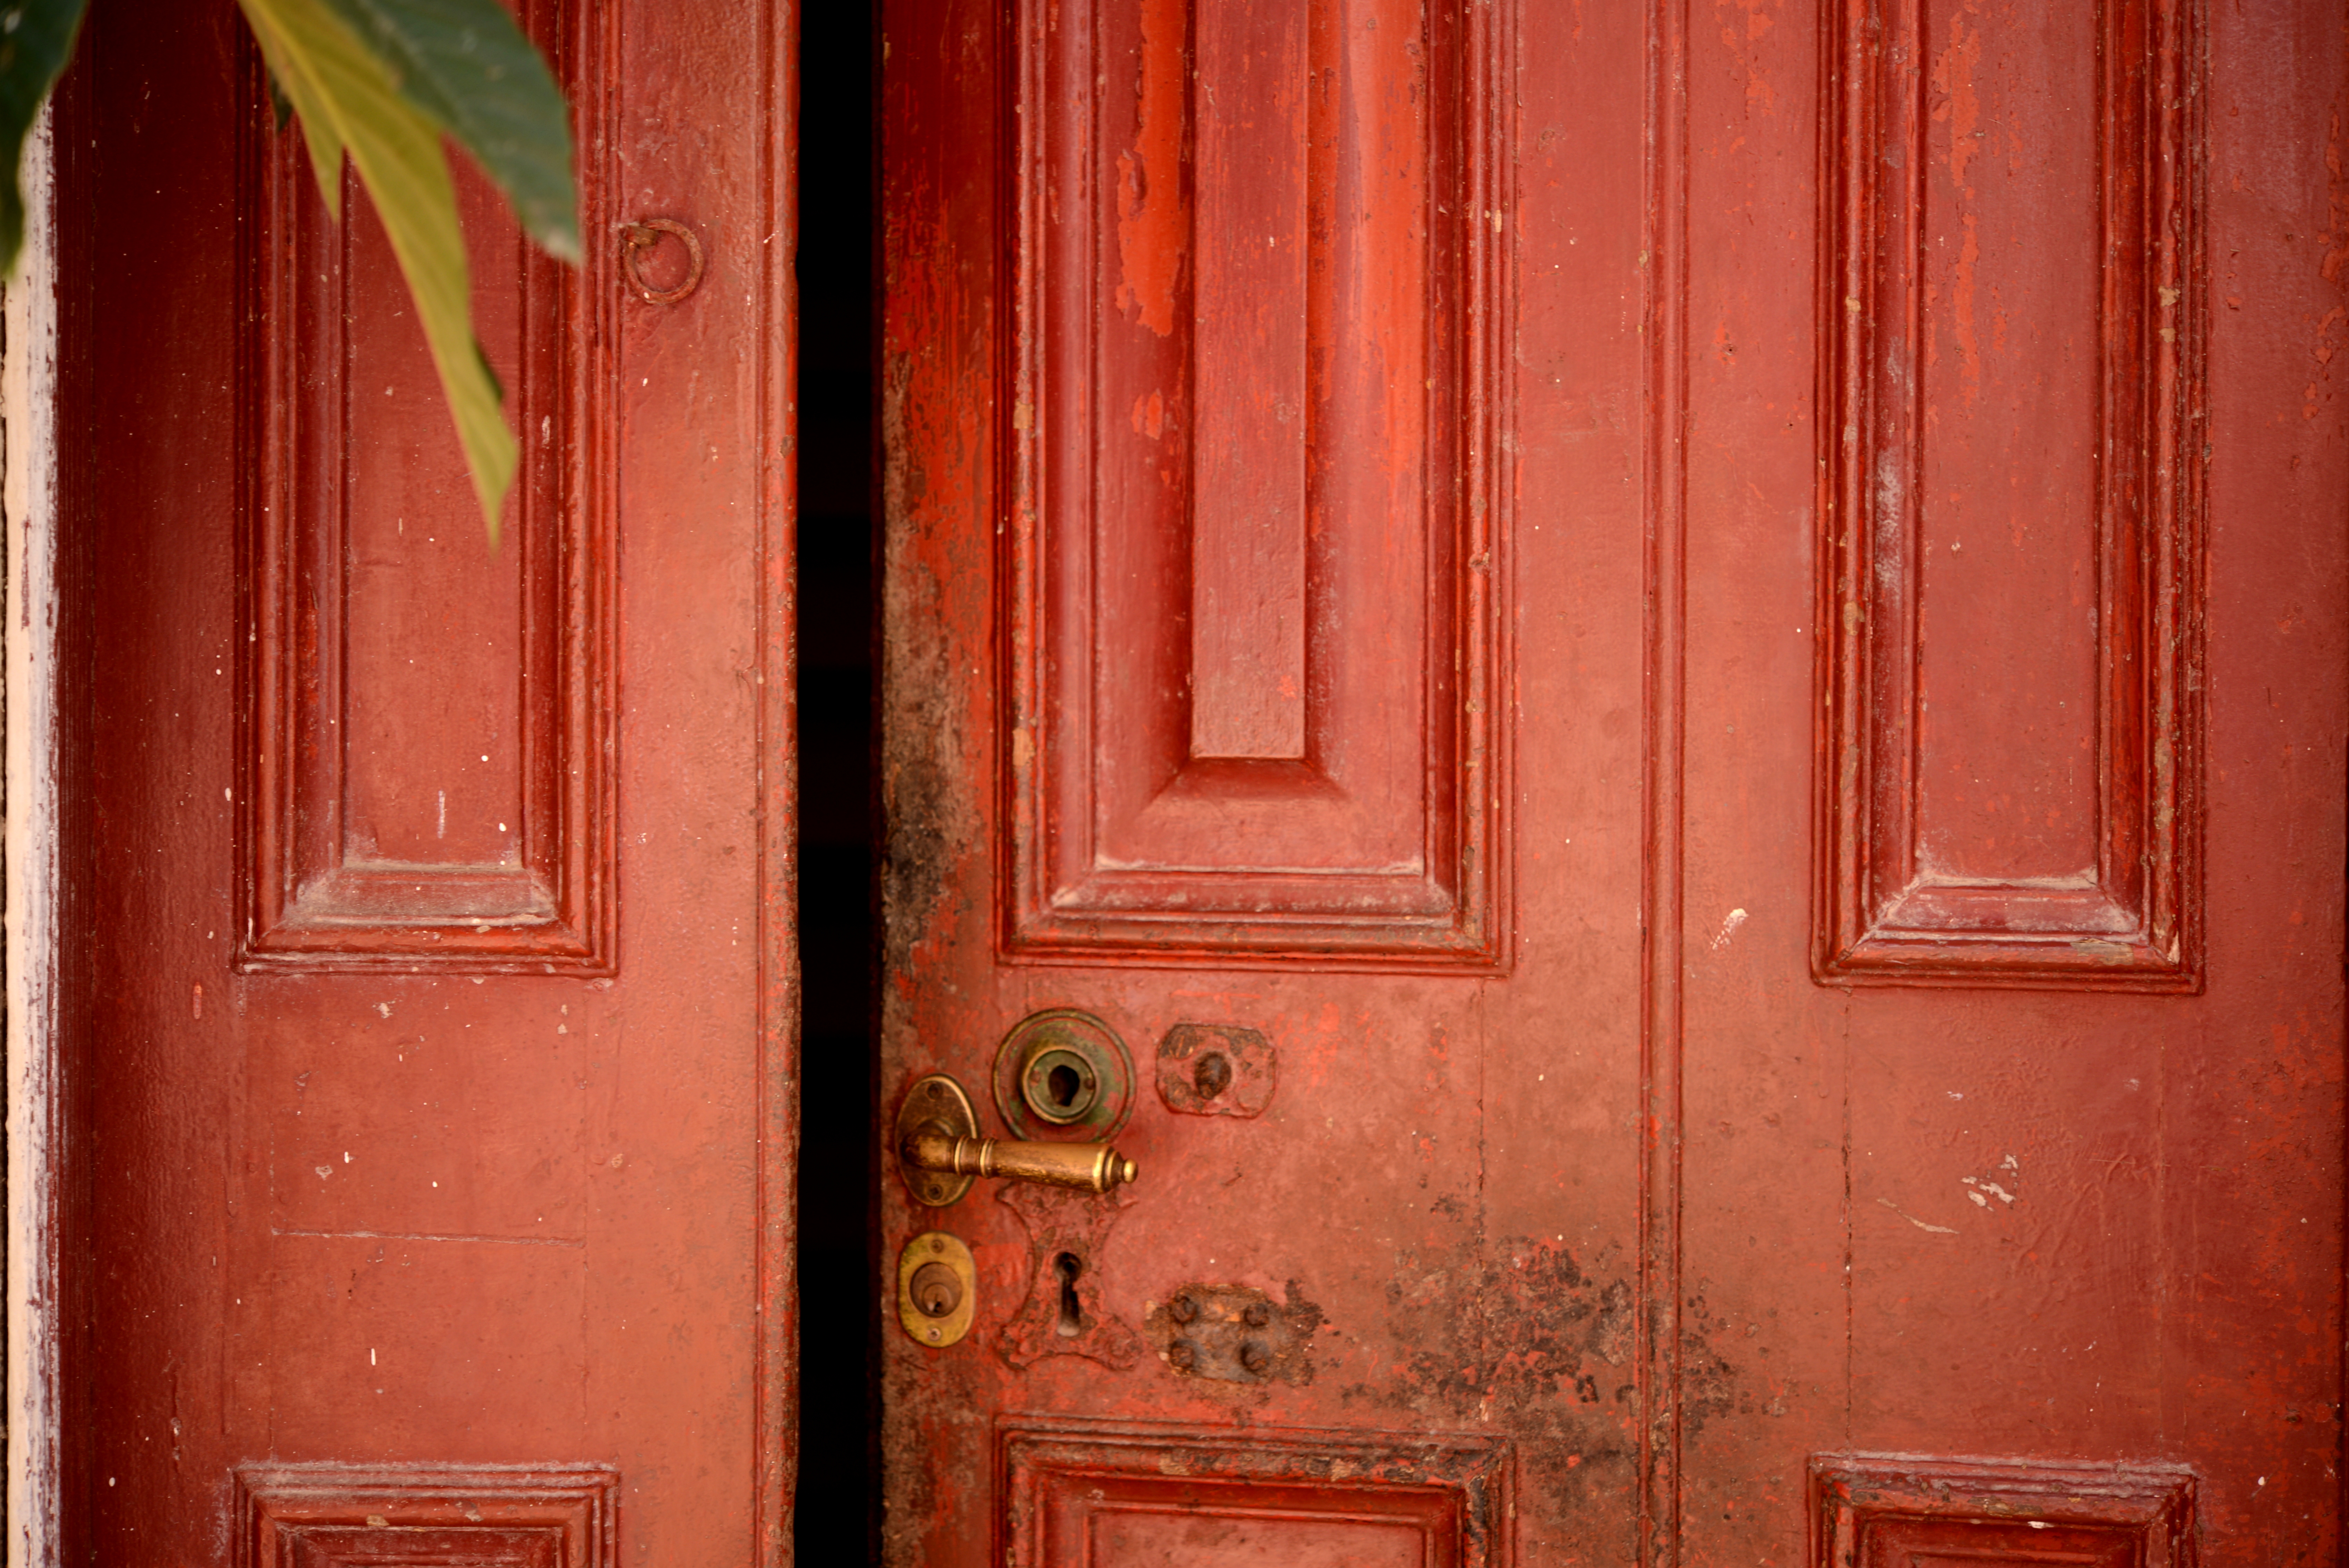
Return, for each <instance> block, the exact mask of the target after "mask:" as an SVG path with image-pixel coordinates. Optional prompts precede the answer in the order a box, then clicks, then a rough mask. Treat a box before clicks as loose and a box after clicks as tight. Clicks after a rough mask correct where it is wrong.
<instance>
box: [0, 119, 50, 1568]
mask: <svg viewBox="0 0 2349 1568" xmlns="http://www.w3.org/2000/svg"><path fill="white" fill-rule="evenodd" d="M55 171H56V164H55V161H54V159H53V157H52V149H51V143H50V139H49V117H48V115H47V113H44V114H43V115H42V116H41V119H40V120H39V122H38V123H37V124H36V126H35V128H34V131H33V134H32V136H31V137H30V138H29V139H27V140H26V144H25V161H24V166H23V170H22V179H23V183H24V191H25V207H26V214H25V218H26V222H25V253H24V256H23V258H22V259H21V260H20V262H19V263H18V264H17V269H16V276H15V277H14V278H12V279H10V280H9V281H8V284H7V286H6V290H5V331H6V334H7V335H6V338H5V345H0V462H5V473H0V520H5V527H6V529H7V548H6V551H5V557H0V558H4V559H5V561H6V562H7V572H6V576H7V586H6V591H5V595H0V605H5V612H6V622H5V627H0V654H5V664H6V681H7V724H6V758H7V764H6V765H7V786H6V808H5V810H6V813H7V816H6V830H5V845H6V855H7V868H6V904H5V908H6V957H5V964H6V971H7V995H8V1026H7V1072H8V1298H7V1315H8V1319H7V1326H8V1352H7V1354H8V1368H7V1389H8V1394H7V1399H8V1403H7V1419H8V1480H7V1486H8V1493H7V1497H8V1568H52V1565H53V1564H55V1563H57V1478H58V1473H59V1469H58V1459H59V1453H58V1443H59V1433H58V1429H57V1237H56V1233H55V1232H56V1226H55V1223H54V1218H55V1213H56V1210H55V1207H54V1204H53V1202H52V1195H53V1194H52V1188H53V1182H52V1180H51V1178H52V1174H53V1172H52V1171H51V1167H50V1160H51V1156H52V1152H53V1150H55V1149H56V1147H57V1144H56V1141H55V1131H56V1128H57V1110H58V1106H57V1055H56V1044H57V986H56V980H57V681H56V671H57V571H56V563H57V552H56V543H57V539H56V526H55V525H56V517H57V254H56V250H55V245H54V239H55V235H54V213H55V203H54V202H53V201H52V199H51V198H52V192H53V189H54V183H55Z"/></svg>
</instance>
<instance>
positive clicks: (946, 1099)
mask: <svg viewBox="0 0 2349 1568" xmlns="http://www.w3.org/2000/svg"><path fill="white" fill-rule="evenodd" d="M926 1126H935V1127H936V1130H938V1131H940V1132H943V1133H945V1134H946V1135H947V1137H949V1138H977V1137H978V1110H977V1109H974V1108H973V1107H972V1105H971V1103H970V1096H968V1095H967V1094H965V1093H963V1091H962V1085H960V1084H958V1083H957V1082H955V1080H954V1079H952V1078H948V1077H947V1075H946V1074H944V1073H932V1074H931V1075H930V1076H929V1077H927V1078H916V1079H915V1080H914V1084H913V1087H912V1088H908V1089H907V1090H906V1091H905V1104H903V1105H901V1106H899V1107H898V1108H897V1133H896V1137H897V1142H896V1148H897V1149H903V1148H905V1140H906V1138H907V1137H909V1136H910V1135H911V1134H913V1133H916V1132H918V1131H921V1130H923V1129H924V1128H925V1127H926ZM892 1152H895V1150H892ZM897 1170H898V1172H899V1173H900V1174H901V1175H903V1176H904V1177H905V1191H908V1192H911V1193H912V1194H913V1195H914V1202H916V1203H926V1204H927V1205H928V1206H929V1207H931V1208H933V1209H943V1208H945V1207H946V1206H947V1204H949V1203H959V1202H962V1197H963V1194H964V1193H966V1192H968V1191H970V1184H971V1183H972V1182H973V1181H977V1180H978V1178H977V1177H975V1176H948V1175H946V1174H944V1173H943V1172H940V1171H916V1170H915V1169H914V1168H913V1167H912V1166H910V1165H908V1164H906V1163H905V1161H903V1160H900V1161H898V1164H897Z"/></svg>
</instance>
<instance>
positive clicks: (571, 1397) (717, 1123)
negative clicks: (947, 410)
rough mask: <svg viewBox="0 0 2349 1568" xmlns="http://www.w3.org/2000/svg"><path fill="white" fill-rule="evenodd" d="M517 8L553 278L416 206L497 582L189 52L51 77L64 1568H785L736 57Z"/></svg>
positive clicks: (753, 184)
mask: <svg viewBox="0 0 2349 1568" xmlns="http://www.w3.org/2000/svg"><path fill="white" fill-rule="evenodd" d="M522 10H523V15H524V17H525V20H526V22H527V23H528V25H529V26H531V28H532V29H533V33H534V34H535V36H537V37H538V38H539V39H540V41H541V42H542V45H543V46H544V47H545V48H546V49H547V51H548V53H549V55H550V57H552V59H553V60H554V63H555V65H556V67H557V70H558V74H559V75H560V76H561V77H562V78H563V79H564V82H565V84H566V87H567V88H568V91H569V93H570V96H571V98H572V102H573V104H574V109H575V112H576V117H577V121H576V122H577V125H578V127H579V131H580V135H579V143H580V173H581V184H582V195H583V201H584V211H583V212H582V219H583V222H582V227H583V230H584V231H585V233H586V235H587V236H588V259H587V261H586V263H585V265H583V266H581V267H579V268H577V269H575V270H574V269H566V268H564V267H561V266H558V265H556V264H555V263H552V262H550V261H548V260H546V259H545V258H543V257H542V256H540V255H538V254H536V253H533V252H532V251H530V250H529V249H528V248H527V247H525V246H524V245H523V242H522V241H521V239H520V237H519V234H518V232H517V231H516V230H515V228H514V227H513V225H512V223H511V222H509V221H508V220H507V219H506V218H505V216H504V215H503V211H502V208H500V207H499V206H498V205H497V203H496V202H495V201H494V200H493V199H492V197H491V196H490V195H489V194H488V192H487V191H486V188H485V187H484V186H483V185H482V184H481V182H480V181H478V180H477V179H476V178H474V177H473V175H472V173H471V170H470V169H464V170H460V171H459V172H460V185H461V199H462V203H463V206H464V209H465V216H466V220H467V224H468V240H469V243H470V245H471V256H472V263H473V274H474V279H475V304H476V312H477V318H478V321H479V325H480V328H481V336H482V338H483V341H484V344H485V346H486V350H487V352H488V354H489V356H490V357H491V359H492V362H493V363H494V365H495V366H496V368H497V370H498V373H499V375H500V377H501V378H502V382H503V384H504V386H505V387H506V389H507V393H508V397H509V406H510V411H511V413H512V417H513V418H514V421H515V425H516V428H517V429H518V431H519V433H520V435H521V438H522V443H523V468H522V476H521V478H520V480H518V481H517V484H516V487H515V491H514V494H513V498H512V500H511V501H510V502H509V503H508V507H507V510H506V513H505V536H504V542H503V543H502V547H501V548H499V549H497V550H495V551H492V550H491V549H490V548H489V546H488V544H487V542H486V541H485V539H484V537H483V530H482V527H481V518H480V515H479V512H478V511H477V509H476V507H475V504H474V502H473V501H472V500H471V487H470V485H469V483H468V482H467V480H466V479H465V477H464V473H463V469H462V468H461V466H460V460H459V458H458V454H457V448H456V445H455V442H454V440H453V439H452V431H451V428H450V423H449V417H448V414H447V412H446V408H445V406H444V404H443V403H442V401H441V397H440V392H439V390H438V387H437V384H436V382H435V380H434V378H433V375H432V371H431V367H430V365H429V360H428V359H427V357H426V355H425V350H424V346H423V340H422V337H421V335H420V334H419V333H418V332H417V331H416V330H415V327H414V325H413V320H412V315H411V314H410V307H409V301H408V298H407V295H406V293H405V290H404V288H403V287H402V286H401V284H400V283H399V281H398V274H397V273H396V271H395V269H394V266H393V263H392V261H391V258H390V255H389V252H388V246H387V244H386V242H385V240H384V238H383V236H382V232H381V230H380V228H379V227H378V224H377V223H376V222H375V220H374V218H373V216H372V214H371V210H370V209H369V208H368V206H367V202H366V201H365V200H364V198H363V196H362V195H361V194H360V193H359V191H358V189H357V186H356V185H353V186H350V187H347V191H348V194H347V222H344V223H343V224H342V225H341V226H339V227H337V226H336V225H335V224H334V223H333V222H330V221H329V220H328V218H327V217H326V212H325V211H324V209H323V206H322V205H321V203H320V202H319V201H318V200H317V197H316V191H315V189H314V186H313V183H312V181H311V179H310V175H309V172H308V170H307V169H306V167H305V165H304V162H303V158H304V154H303V152H302V150H301V142H300V139H298V138H297V137H294V136H292V135H291V134H290V133H286V134H276V135H274V134H273V132H272V129H271V123H270V108H269V100H268V97H267V94H266V92H265V90H264V84H263V80H262V77H261V76H260V74H259V67H258V64H257V60H256V57H255V55H254V50H253V49H252V46H251V45H250V43H249V41H248V39H247V37H246V35H245V33H244V30H243V23H242V22H241V21H240V20H239V19H238V17H237V14H236V12H235V9H234V8H233V6H232V5H227V4H225V3H208V4H203V5H181V4H161V5H137V4H129V3H123V0H106V3H104V4H101V5H98V6H96V7H94V9H93V15H92V16H91V18H90V22H89V30H88V36H87V41H86V44H85V46H84V48H83V51H82V54H81V57H80V58H79V59H78V62H77V64H76V65H75V67H74V68H73V73H72V76H71V78H70V80H71V84H72V85H71V88H70V89H69V93H68V99H67V103H66V105H65V107H64V108H63V110H62V111H61V112H62V113H63V115H64V117H65V118H64V119H62V120H61V122H60V124H61V129H60V132H59V144H60V147H61V148H62V150H63V151H62V154H61V158H62V181H61V191H62V194H61V198H60V214H61V216H60V244H61V263H60V270H61V275H62V278H63V280H64V282H63V284H62V287H63V289H64V292H65V298H66V301H67V324H66V328H65V334H64V339H63V347H62V356H61V366H62V370H63V373H64V377H65V380H64V396H65V397H66V398H67V409H68V415H67V418H66V419H65V421H64V423H65V426H66V428H68V429H70V430H73V431H74V432H75V437H74V442H73V447H72V449H71V450H70V451H69V452H67V455H66V459H65V468H64V472H65V481H64V482H65V492H66V496H67V501H66V510H65V514H64V518H63V521H62V524H61V528H62V533H63V538H64V541H65V548H66V550H67V554H68V556H69V558H70V559H72V560H73V561H74V562H75V563H76V564H75V566H74V567H73V568H72V569H69V570H68V571H67V577H66V582H65V584H64V588H63V593H62V602H63V603H64V605H65V606H66V610H67V614H68V616H69V617H70V619H71V621H72V631H71V633H70V634H69V637H68V646H69V647H70V648H72V649H74V650H75V652H74V653H73V654H72V655H71V657H72V661H73V662H72V663H71V664H70V665H69V666H68V673H67V677H66V678H67V682H68V688H67V689H68V696H67V709H68V711H69V712H74V713H78V715H79V716H80V717H78V719H77V720H75V721H74V723H73V724H72V725H71V726H70V727H69V731H68V740H69V744H70V747H71V749H70V750H69V752H68V757H69V765H70V769H71V771H70V773H69V782H70V783H71V785H72V787H73V790H72V794H71V797H70V798H71V799H73V800H74V801H76V802H78V803H80V804H81V805H82V806H83V807H84V809H85V810H86V816H85V818H84V820H83V822H82V825H81V828H80V830H78V831H75V832H73V833H70V834H69V835H68V838H67V852H68V855H69V856H70V857H71V861H70V863H72V864H74V865H75V867H76V870H75V872H74V880H73V882H72V884H71V893H72V897H73V898H74V900H75V901H76V903H75V904H74V909H75V910H76V911H77V912H78V918H77V919H75V920H74V921H73V923H72V929H75V930H77V931H78V932H84V933H87V934H88V945H87V947H86V948H85V947H83V946H81V945H80V944H78V943H76V944H72V945H71V946H70V948H69V951H68V953H67V980H68V985H67V992H66V995H67V998H68V1015H67V1019H68V1026H69V1028H70V1030H71V1033H70V1036H69V1039H70V1041H71V1043H72V1050H71V1054H70V1055H69V1057H68V1059H67V1078H68V1081H69V1082H70V1083H71V1084H73V1085H74V1086H75V1104H74V1109H73V1112H72V1117H73V1119H72V1122H71V1124H70V1125H71V1128H72V1130H73V1132H74V1133H75V1134H76V1137H75V1139H74V1141H73V1142H72V1143H71V1144H70V1146H69V1148H70V1154H69V1161H68V1169H67V1173H66V1174H67V1188H66V1190H67V1191H69V1192H70V1193H71V1194H72V1201H71V1206H70V1207H69V1208H68V1210H67V1213H66V1217H65V1220H64V1224H63V1230H64V1233H65V1236H66V1238H67V1247H68V1256H67V1280H68V1283H69V1284H70V1286H71V1287H72V1289H73V1291H74V1293H75V1294H74V1296H73V1299H72V1305H73V1313H72V1315H71V1318H70V1320H69V1321H70V1323H71V1326H72V1332H71V1334H70V1337H69V1339H68V1342H67V1346H66V1363H65V1364H66V1368H67V1395H66V1398H65V1399H64V1402H63V1405H62V1408H61V1410H60V1412H59V1415H58V1419H59V1420H60V1422H61V1424H62V1426H63V1429H64V1430H65V1432H66V1434H67V1444H68V1447H67V1454H68V1460H67V1470H66V1473H65V1474H64V1475H63V1476H62V1478H60V1480H61V1483H62V1485H63V1486H64V1487H65V1489H66V1491H65V1499H64V1501H65V1510H64V1519H65V1526H66V1531H67V1534H66V1537H65V1551H64V1555H63V1557H62V1558H61V1560H66V1561H74V1562H103V1563H154V1564H159V1565H160V1564H192V1563H229V1562H235V1563H249V1564H253V1565H254V1568H261V1565H263V1564H293V1563H388V1562H394V1561H397V1562H399V1563H416V1564H427V1563H430V1564H441V1563H447V1564H455V1563H492V1562H495V1563H562V1564H565V1565H569V1568H582V1565H590V1564H616V1563H622V1562H626V1563H671V1562H677V1563H720V1562H723V1563H748V1562H778V1561H781V1560H782V1559H783V1557H784V1556H785V1554H786V1553H787V1550H788V1549H787V1547H786V1546H785V1545H784V1542H785V1541H786V1540H787V1537H788V1505H789V1500H790V1470H789V1460H790V1454H789V1445H788V1441H787V1439H788V1438H789V1437H790V1435H791V1433H792V1425H791V1420H790V1416H791V1404H790V1394H791V1385H790V1378H789V1371H790V1367H791V1355H792V1349H791V1344H790V1337H789V1336H790V1317H789V1308H790V1304H791V1299H792V1298H791V1295H790V1281H789V1278H788V1273H787V1265H788V1260H789V1258H790V1256H791V1252H790V1235H791V1230H790V1220H789V1215H790V1202H791V1194H790V1190H789V1181H788V1177H789V1170H790V1167H789V1165H788V1163H787V1162H786V1161H788V1159H789V1150H790V1147H791V1140H790V1128H791V1125H792V1115H793V1109H792V1104H791V1100H790V1085H791V1062H792V1057H791V1047H792V1027H793V1019H792V1007H793V991H792V967H791V965H792V934H791V929H790V925H789V913H790V909H791V905H790V904H789V903H788V902H787V900H788V887H789V883H788V868H789V850H790V846H791V837H790V835H791V822H790V817H789V806H790V800H791V795H790V779H791V773H790V759H791V752H790V745H791V739H790V730H789V723H788V720H789V712H788V707H787V702H788V699H787V696H786V695H785V694H787V693H788V692H789V691H790V690H791V684H790V665H789V659H788V648H789V642H788V630H789V626H788V615H789V612H790V601H789V596H788V594H789V589H788V576H787V571H786V567H785V563H786V562H788V561H789V559H790V555H789V548H790V536H789V528H790V514H789V510H788V500H789V496H790V493H791V491H790V488H789V487H790V471H789V466H788V453H789V446H788V443H787V441H786V439H785V437H786V435H787V432H788V430H789V428H790V425H789V411H788V405H787V403H786V402H785V401H784V397H783V392H784V389H786V388H788V387H789V386H790V379H789V377H790V375H791V371H792V365H791V345H792V335H791V333H792V327H791V317H790V315H789V304H790V302H789V295H788V292H787V285H788V277H789V273H788V270H787V269H788V265H789V256H790V247H791V243H792V239H791V222H792V214H791V211H790V207H789V204H788V198H789V191H790V189H791V187H790V184H789V178H788V176H789V169H790V163H789V159H790V153H791V140H790V122H789V119H788V118H787V112H786V111H787V107H788V105H787V99H786V98H785V97H784V95H783V93H782V91H781V84H782V83H784V82H786V81H787V80H788V79H789V78H788V72H789V70H790V69H791V68H792V60H791V57H790V53H789V46H790V41H791V32H790V27H791V22H792V7H791V6H790V5H788V4H783V3H781V0H772V3H771V0H743V3H741V4H730V3H729V4H719V5H690V6H683V5H658V4H651V3H649V0H528V3H526V4H525V5H523V7H522ZM647 219H662V220H669V221H672V222H673V223H674V224H676V225H678V227H679V228H680V229H681V230H682V231H684V232H689V234H690V235H691V237H692V238H693V239H694V241H695V242H697V243H698V248H699V251H700V253H701V255H702V258H703V261H702V265H701V268H700V271H699V273H698V279H696V278H695V277H694V276H692V275H691V274H692V272H693V263H692V261H691V259H690V258H689V257H688V253H687V246H686V245H685V243H684V242H683V241H682V240H680V239H678V238H677V237H676V236H675V234H674V233H671V234H670V235H669V237H667V238H664V239H663V240H662V241H661V242H659V243H658V244H657V245H656V246H654V247H652V248H650V249H648V250H646V251H644V252H643V253H640V254H636V255H635V256H634V257H633V258H632V257H630V256H629V255H628V253H626V251H625V250H624V249H623V245H622V242H621V239H620V236H619V232H620V226H621V225H622V224H624V223H627V222H636V221H639V220H647ZM631 266H633V268H634V271H633V272H632V271H631V270H630V269H631ZM688 284H690V285H691V286H690V287H689V288H688V287H687V286H686V285H688ZM655 295H658V296H660V297H658V298H655V297H652V296H655Z"/></svg>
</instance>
